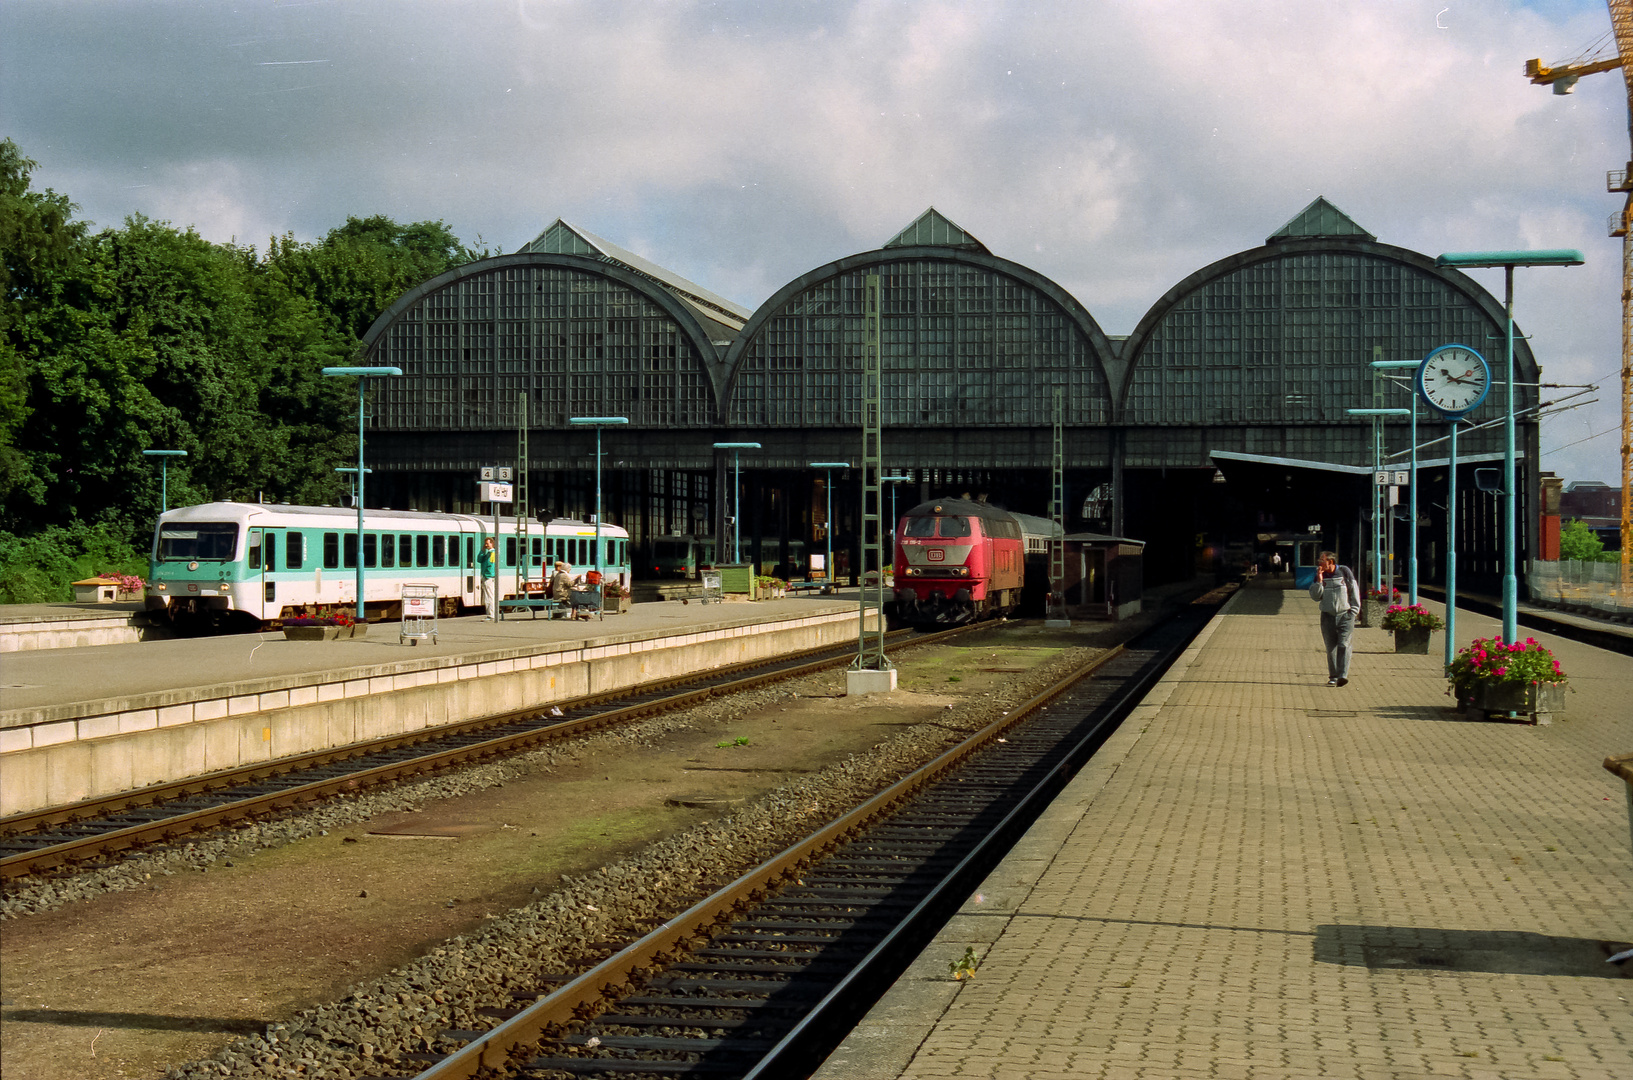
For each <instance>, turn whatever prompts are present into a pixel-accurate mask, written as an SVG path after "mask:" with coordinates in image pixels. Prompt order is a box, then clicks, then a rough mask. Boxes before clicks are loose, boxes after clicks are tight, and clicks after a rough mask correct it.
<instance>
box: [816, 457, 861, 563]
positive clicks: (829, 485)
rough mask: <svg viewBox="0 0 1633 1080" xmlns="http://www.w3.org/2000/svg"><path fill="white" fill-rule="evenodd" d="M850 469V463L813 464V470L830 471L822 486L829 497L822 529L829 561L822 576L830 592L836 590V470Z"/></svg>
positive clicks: (825, 462) (820, 462) (824, 462)
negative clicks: (826, 514)
mask: <svg viewBox="0 0 1633 1080" xmlns="http://www.w3.org/2000/svg"><path fill="white" fill-rule="evenodd" d="M850 467H851V463H850V462H848V461H813V462H811V468H813V469H826V470H828V478H827V480H826V481H824V482H823V485H822V487H823V491H825V492H826V493H827V495H828V517H827V519H826V522H827V523H826V524H825V525H824V526H823V528H822V535H823V536H824V537H826V538H827V541H828V561H827V562H825V563H823V564H822V575H823V577H824V578H825V579H826V580H827V582H828V585H827V591H828V592H832V591H833V589H834V470H835V469H848V468H850Z"/></svg>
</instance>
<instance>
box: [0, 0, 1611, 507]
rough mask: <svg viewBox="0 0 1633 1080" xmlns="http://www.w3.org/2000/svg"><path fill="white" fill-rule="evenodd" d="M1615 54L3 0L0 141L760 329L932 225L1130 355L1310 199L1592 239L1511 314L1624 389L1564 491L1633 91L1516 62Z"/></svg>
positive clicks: (1562, 34)
mask: <svg viewBox="0 0 1633 1080" xmlns="http://www.w3.org/2000/svg"><path fill="white" fill-rule="evenodd" d="M1609 29H1610V21H1609V16H1608V14H1607V12H1606V8H1605V4H1604V3H1603V2H1602V0H1534V2H1530V3H1522V2H1500V0H1480V2H1473V0H1435V2H1429V3H1421V2H1418V0H1363V2H1357V0H1346V2H1338V0H1332V2H1326V0H1229V2H1224V0H1053V2H1035V3H1021V2H1009V3H1006V2H998V0H988V2H967V3H966V2H934V0H921V2H906V0H862V2H852V0H812V2H807V0H797V2H796V0H784V2H764V0H762V2H716V3H706V2H670V3H664V2H658V0H646V2H634V0H631V2H627V3H620V2H611V0H596V2H570V0H508V2H498V0H495V2H485V0H465V2H459V3H455V2H431V0H291V2H282V3H273V2H270V0H174V2H167V0H5V2H4V3H0V134H3V135H7V136H10V137H11V138H13V139H15V140H16V141H17V143H18V144H19V145H20V146H21V147H22V150H23V153H24V154H25V155H26V156H28V157H31V158H34V159H35V160H36V161H38V162H39V165H40V167H39V170H38V171H37V173H36V175H35V182H36V184H37V185H39V186H49V187H53V188H55V189H57V190H58V191H61V192H64V193H66V194H67V195H69V196H70V197H71V198H72V199H73V200H74V201H75V202H77V203H78V204H79V206H80V208H81V212H82V215H83V216H84V217H86V218H88V219H90V220H92V221H94V222H96V223H97V224H99V225H105V226H112V225H117V224H118V223H119V222H120V221H121V220H122V219H123V218H124V217H125V216H126V215H128V214H131V213H135V212H138V211H140V212H142V213H144V214H147V215H149V216H150V217H156V218H161V219H165V220H169V221H172V222H174V223H176V224H177V225H192V226H193V227H195V228H196V229H197V230H198V231H199V232H200V233H201V234H203V235H204V236H206V237H208V238H210V239H212V240H222V241H226V240H236V241H237V242H238V243H241V244H249V245H255V246H257V247H263V248H264V247H265V244H266V240H267V238H268V237H269V236H271V235H273V234H282V233H286V232H288V233H293V234H294V235H295V236H296V237H297V238H300V239H313V238H316V237H318V236H320V235H322V234H323V233H324V232H326V231H328V230H329V229H330V228H332V227H334V226H335V225H338V224H340V223H341V222H343V221H344V220H345V218H346V216H347V215H369V214H386V215H389V216H391V217H393V218H396V219H397V220H399V221H415V220H423V219H431V218H440V219H442V220H444V221H446V222H447V223H448V224H449V226H451V227H452V228H453V229H454V231H455V232H456V233H457V234H458V235H460V236H461V237H462V238H464V239H465V241H466V242H467V243H471V244H476V243H477V242H478V240H480V242H481V243H482V244H485V245H487V246H488V247H490V248H493V249H495V250H503V251H513V250H515V249H516V248H518V247H519V246H521V245H522V244H523V243H525V242H527V241H528V240H529V239H531V238H532V237H533V236H534V235H536V234H537V233H538V232H539V231H540V230H541V229H542V228H543V227H544V226H546V225H548V224H549V223H550V222H551V221H553V220H554V219H556V218H557V217H561V218H565V219H566V220H567V221H569V222H572V223H573V224H575V225H579V226H581V227H583V228H585V229H588V230H589V231H591V232H594V233H598V234H599V235H601V236H604V237H606V238H607V239H609V240H611V241H613V242H615V243H617V244H620V245H622V246H624V247H627V248H629V249H630V250H632V251H635V252H637V253H639V254H641V255H643V256H646V257H647V258H650V259H652V260H653V261H655V262H657V263H660V264H661V265H664V266H668V267H670V268H671V269H673V270H675V271H677V272H679V273H681V274H684V275H686V276H688V277H690V278H692V279H694V280H695V281H697V282H698V283H700V284H702V285H704V286H706V287H708V288H709V289H711V290H713V291H715V292H717V293H720V294H722V295H724V296H726V297H729V298H730V299H732V300H735V301H737V302H738V303H741V304H743V305H745V306H748V307H751V308H752V307H755V306H757V305H758V304H759V303H760V302H761V301H763V300H764V299H766V297H768V296H769V295H770V294H771V293H772V292H773V291H774V290H775V289H776V288H778V287H779V286H780V285H782V284H783V283H785V282H786V281H788V280H789V279H791V278H793V277H795V276H796V275H798V274H800V273H802V272H804V271H806V270H808V269H811V268H812V267H815V266H818V265H821V264H822V263H825V262H828V261H830V260H832V259H835V258H838V257H841V256H844V255H848V254H852V253H854V252H857V251H862V250H867V249H870V248H874V247H877V246H878V245H879V244H880V243H882V242H883V241H885V240H886V239H888V238H889V237H891V236H892V235H894V234H895V233H896V232H897V231H898V230H899V229H901V228H902V227H903V226H905V225H906V224H908V223H909V222H910V221H912V220H913V218H915V217H916V216H917V215H918V214H919V213H920V212H921V211H923V210H924V209H925V208H926V207H928V206H932V205H933V206H935V207H936V208H937V209H938V210H940V211H941V212H942V213H944V214H945V215H946V216H948V217H949V218H951V219H952V220H954V221H956V222H957V223H959V224H960V225H962V226H963V227H964V228H966V229H967V230H969V231H970V232H972V233H974V234H975V235H976V236H978V237H980V238H981V240H982V241H983V242H984V243H986V245H987V246H988V247H989V248H991V249H992V251H993V252H994V253H996V254H998V255H1001V256H1004V257H1006V258H1010V259H1013V260H1015V261H1017V262H1021V263H1025V264H1027V265H1030V266H1032V267H1034V268H1036V269H1037V270H1039V271H1041V272H1042V273H1044V274H1047V275H1048V276H1050V277H1052V278H1054V279H1055V280H1057V281H1059V282H1060V283H1061V284H1062V285H1064V286H1065V287H1066V288H1067V289H1068V290H1070V291H1071V292H1072V293H1073V294H1074V295H1075V296H1077V297H1078V299H1079V300H1081V301H1082V302H1083V303H1084V304H1085V305H1086V306H1087V307H1088V309H1089V310H1090V311H1091V312H1092V313H1093V314H1094V315H1095V317H1096V318H1097V319H1098V320H1099V321H1100V324H1101V326H1102V327H1103V328H1104V329H1105V330H1106V331H1107V332H1108V333H1112V334H1126V333H1128V332H1129V331H1130V330H1132V329H1133V327H1134V325H1135V323H1136V322H1137V321H1138V320H1139V318H1140V316H1141V315H1142V314H1143V313H1144V311H1145V310H1146V309H1147V308H1148V307H1149V306H1150V305H1151V304H1152V303H1153V302H1155V301H1156V300H1157V298H1158V297H1160V296H1161V295H1162V294H1163V293H1164V292H1165V291H1167V289H1168V288H1170V287H1171V286H1172V285H1173V284H1174V283H1175V282H1177V281H1178V280H1180V279H1181V278H1183V277H1185V276H1186V275H1187V274H1189V273H1191V272H1192V271H1194V270H1197V269H1199V268H1201V267H1202V266H1204V265H1206V264H1207V263H1209V262H1211V261H1213V260H1215V259H1218V258H1221V257H1223V256H1225V255H1229V254H1231V253H1233V252H1236V251H1240V250H1243V249H1245V248H1250V247H1254V246H1257V245H1258V244H1260V243H1262V242H1263V240H1264V238H1265V237H1266V236H1268V235H1269V234H1270V233H1271V232H1273V231H1274V230H1275V229H1277V228H1278V227H1280V226H1281V225H1282V224H1283V223H1284V222H1286V221H1287V220H1288V219H1289V218H1291V217H1292V216H1293V215H1294V214H1295V213H1297V212H1298V211H1299V210H1300V209H1302V208H1303V207H1304V205H1305V204H1306V203H1308V202H1309V201H1310V200H1311V199H1313V198H1315V197H1316V196H1317V195H1325V196H1326V197H1327V198H1328V199H1330V200H1331V201H1332V202H1334V203H1335V204H1337V205H1338V206H1339V207H1340V208H1342V209H1343V210H1345V211H1346V212H1348V213H1349V214H1350V215H1351V216H1352V217H1353V218H1355V220H1356V221H1357V222H1359V223H1360V224H1361V225H1362V226H1363V227H1364V228H1366V229H1368V230H1369V231H1371V232H1373V233H1375V234H1376V235H1377V236H1378V238H1379V239H1380V240H1382V241H1384V242H1386V243H1391V244H1398V245H1401V246H1403V247H1407V248H1412V249H1415V250H1418V251H1422V252H1426V253H1428V254H1431V255H1433V254H1438V253H1439V252H1442V251H1456V250H1483V249H1512V248H1558V247H1574V248H1579V249H1581V250H1582V251H1583V252H1584V253H1585V254H1586V256H1587V260H1588V261H1587V265H1586V266H1583V267H1579V268H1573V269H1558V268H1549V269H1533V270H1522V271H1520V272H1519V274H1518V284H1517V287H1516V297H1517V301H1516V304H1517V313H1518V317H1519V321H1520V324H1521V327H1522V329H1523V331H1524V332H1526V333H1528V334H1530V335H1531V337H1532V344H1533V347H1534V348H1535V349H1536V351H1537V354H1538V356H1539V357H1540V358H1541V359H1542V361H1543V363H1544V365H1545V378H1546V379H1548V380H1549V381H1559V382H1598V383H1599V384H1600V385H1601V386H1602V387H1603V389H1602V390H1601V392H1600V393H1599V394H1598V395H1597V397H1598V399H1599V402H1598V404H1595V405H1589V406H1587V407H1583V408H1578V409H1575V410H1572V411H1569V412H1565V413H1562V414H1560V415H1558V416H1556V417H1553V418H1551V419H1548V420H1546V421H1545V423H1544V426H1543V437H1542V445H1543V451H1544V467H1545V468H1552V469H1554V470H1555V471H1556V472H1558V473H1560V474H1561V475H1563V476H1565V477H1566V478H1567V479H1573V480H1576V479H1597V480H1603V481H1606V482H1607V483H1611V484H1614V485H1619V483H1620V469H1619V464H1618V462H1619V458H1618V438H1617V432H1618V430H1619V424H1620V421H1619V417H1620V412H1619V404H1618V393H1619V379H1618V376H1617V373H1618V371H1619V367H1620V349H1621V345H1620V330H1619V323H1618V318H1619V315H1620V301H1619V293H1620V269H1621V248H1620V241H1617V240H1611V239H1609V238H1608V237H1607V236H1606V231H1605V222H1606V218H1607V217H1608V216H1609V215H1611V214H1612V213H1614V212H1616V211H1617V210H1618V209H1619V208H1620V205H1621V204H1620V200H1619V197H1618V196H1614V195H1609V194H1607V193H1606V192H1605V172H1606V170H1608V169H1619V168H1622V167H1623V166H1624V165H1625V164H1626V163H1627V161H1628V158H1629V147H1628V119H1627V94H1626V89H1625V86H1624V83H1623V81H1622V78H1621V76H1620V74H1619V73H1617V72H1614V71H1613V72H1609V73H1606V74H1600V75H1593V76H1589V77H1586V78H1584V79H1583V80H1582V81H1581V82H1580V83H1579V84H1578V85H1577V88H1576V91H1575V93H1573V94H1571V95H1570V96H1565V97H1561V96H1555V95H1552V94H1550V93H1549V92H1548V91H1547V90H1546V89H1543V88H1539V87H1534V86H1531V85H1530V84H1529V83H1528V82H1527V81H1526V79H1525V78H1524V76H1523V74H1522V67H1523V64H1524V61H1525V60H1526V59H1527V58H1530V57H1540V58H1541V59H1542V60H1543V61H1544V62H1545V63H1553V62H1556V61H1560V60H1565V59H1569V58H1572V57H1576V56H1579V55H1581V54H1583V53H1584V52H1585V51H1588V50H1590V49H1592V48H1593V47H1594V46H1595V45H1596V44H1598V43H1600V41H1601V39H1602V38H1605V37H1606V36H1607V35H1608V33H1609ZM1607 47H1608V49H1609V51H1610V54H1611V55H1614V48H1615V47H1614V44H1613V43H1611V44H1609V45H1608V46H1607ZM1475 276H1476V277H1477V278H1478V279H1479V280H1481V281H1482V283H1484V284H1485V285H1486V286H1487V287H1488V288H1489V289H1491V290H1492V291H1493V292H1494V293H1495V294H1497V295H1498V296H1499V298H1500V297H1501V293H1502V276H1501V271H1476V272H1475ZM1488 355H1491V356H1494V357H1497V358H1499V359H1500V356H1501V346H1500V344H1497V345H1493V347H1492V348H1491V349H1490V350H1488Z"/></svg>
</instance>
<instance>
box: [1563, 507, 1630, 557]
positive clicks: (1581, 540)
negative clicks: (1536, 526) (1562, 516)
mask: <svg viewBox="0 0 1633 1080" xmlns="http://www.w3.org/2000/svg"><path fill="white" fill-rule="evenodd" d="M1559 557H1560V558H1561V559H1570V560H1572V561H1575V562H1606V561H1609V560H1611V559H1614V558H1615V557H1616V554H1615V552H1608V551H1606V550H1605V542H1604V541H1603V540H1601V539H1599V536H1598V534H1597V533H1595V532H1594V531H1593V530H1592V529H1590V528H1588V526H1587V523H1586V522H1584V521H1582V520H1581V519H1580V518H1572V519H1571V520H1570V521H1567V522H1566V523H1565V525H1564V526H1563V527H1562V528H1561V529H1560V530H1559Z"/></svg>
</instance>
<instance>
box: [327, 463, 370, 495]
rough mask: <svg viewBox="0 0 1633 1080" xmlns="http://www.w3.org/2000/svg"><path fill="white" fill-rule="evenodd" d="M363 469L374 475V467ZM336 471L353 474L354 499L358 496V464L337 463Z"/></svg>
mask: <svg viewBox="0 0 1633 1080" xmlns="http://www.w3.org/2000/svg"><path fill="white" fill-rule="evenodd" d="M363 471H364V472H366V473H368V474H369V475H370V476H373V475H374V470H373V469H364V470H363ZM335 472H343V473H349V474H351V477H352V498H354V499H355V498H357V466H356V465H337V466H335Z"/></svg>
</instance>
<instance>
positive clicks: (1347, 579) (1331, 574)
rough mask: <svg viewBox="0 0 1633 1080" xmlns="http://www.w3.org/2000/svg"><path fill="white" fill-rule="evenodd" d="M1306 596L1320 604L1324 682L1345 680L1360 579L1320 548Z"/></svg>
mask: <svg viewBox="0 0 1633 1080" xmlns="http://www.w3.org/2000/svg"><path fill="white" fill-rule="evenodd" d="M1310 599H1311V600H1315V601H1317V602H1318V603H1320V605H1321V640H1322V643H1323V644H1325V645H1326V647H1327V685H1328V686H1345V685H1347V684H1348V683H1349V658H1350V644H1349V642H1350V637H1351V635H1353V634H1354V633H1355V618H1356V616H1357V615H1359V614H1360V613H1361V583H1360V582H1358V581H1356V580H1355V574H1354V572H1352V571H1351V570H1350V568H1349V567H1347V566H1339V565H1338V556H1337V555H1336V554H1334V553H1333V552H1331V551H1323V552H1322V553H1321V556H1320V558H1319V559H1317V560H1316V572H1315V580H1314V581H1312V582H1311V583H1310Z"/></svg>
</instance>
